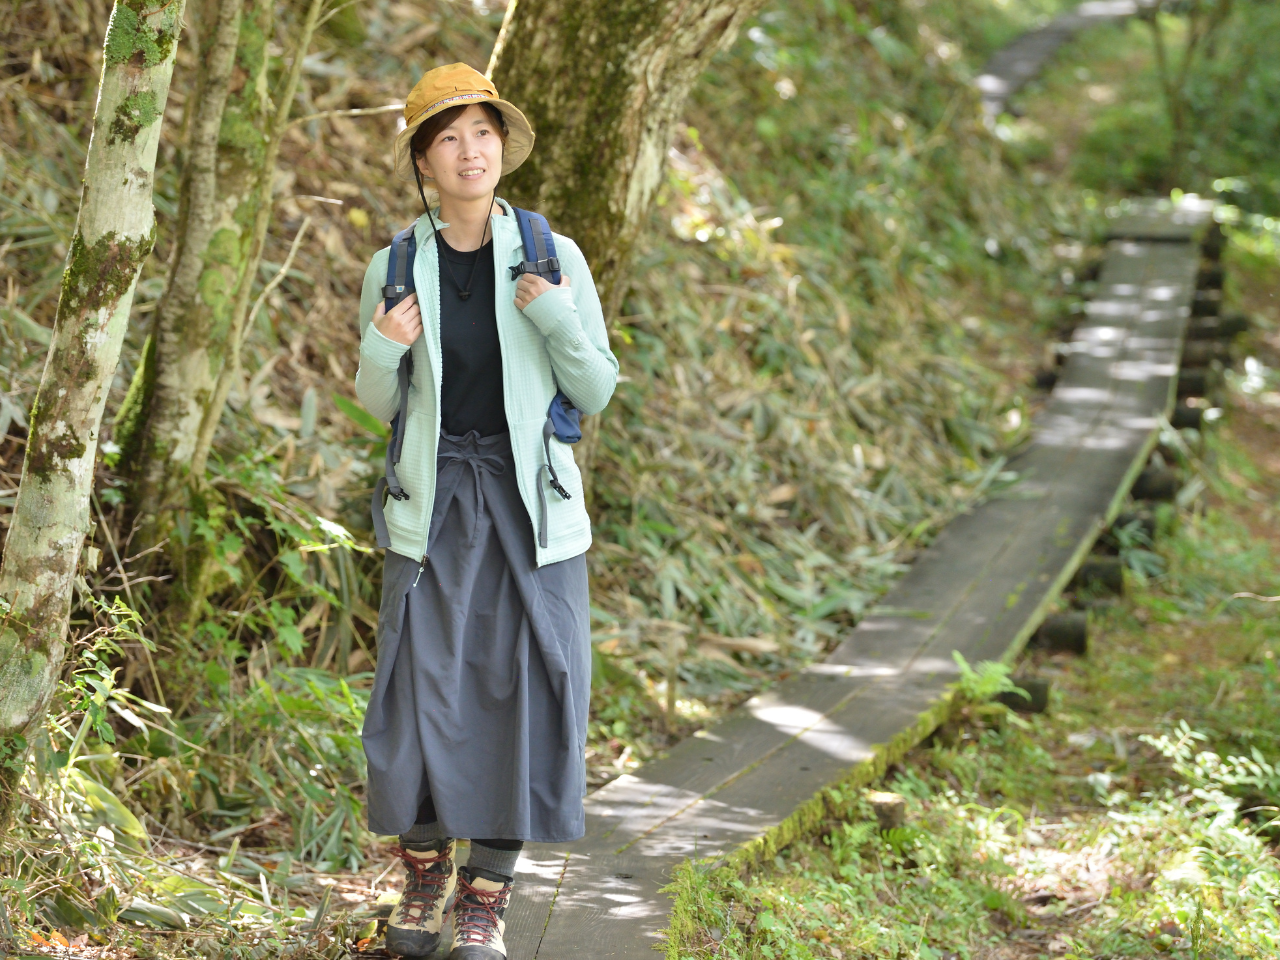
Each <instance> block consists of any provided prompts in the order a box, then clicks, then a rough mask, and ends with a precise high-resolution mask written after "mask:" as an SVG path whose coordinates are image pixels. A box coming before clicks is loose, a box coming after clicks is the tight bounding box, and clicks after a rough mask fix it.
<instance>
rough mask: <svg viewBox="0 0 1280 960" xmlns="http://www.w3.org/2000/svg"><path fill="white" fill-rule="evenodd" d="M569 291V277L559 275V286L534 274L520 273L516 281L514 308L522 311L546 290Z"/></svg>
mask: <svg viewBox="0 0 1280 960" xmlns="http://www.w3.org/2000/svg"><path fill="white" fill-rule="evenodd" d="M558 289H564V290H567V289H569V275H568V274H567V273H562V274H560V286H559V287H557V286H555V285H554V284H551V283H548V282H547V281H546V280H544V279H543V278H542V277H540V276H538V275H537V274H536V273H522V274H521V275H520V279H519V280H517V281H516V306H517V307H519V308H520V309H521V310H523V309H524V308H525V307H527V306H528V305H529V304H531V303H533V301H535V300H537V299H538V297H540V296H542V295H543V294H544V293H546V292H547V291H548V290H558Z"/></svg>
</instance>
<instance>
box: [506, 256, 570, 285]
mask: <svg viewBox="0 0 1280 960" xmlns="http://www.w3.org/2000/svg"><path fill="white" fill-rule="evenodd" d="M559 269H560V258H559V257H547V259H545V260H525V261H523V262H521V263H517V264H516V265H515V266H513V267H512V268H511V279H512V280H517V279H519V277H520V275H521V274H522V273H536V274H538V275H539V276H541V275H542V274H544V273H555V272H556V271H558V270H559Z"/></svg>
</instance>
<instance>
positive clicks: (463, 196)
mask: <svg viewBox="0 0 1280 960" xmlns="http://www.w3.org/2000/svg"><path fill="white" fill-rule="evenodd" d="M418 169H419V170H420V171H422V175H423V176H424V177H428V178H430V179H431V180H433V181H435V187H436V189H437V190H439V191H440V196H441V197H444V198H447V199H450V200H479V199H483V198H484V197H487V196H490V195H491V194H492V193H493V191H494V190H495V189H496V188H497V186H498V178H499V177H500V176H502V137H501V136H500V135H499V133H498V129H497V127H495V126H494V123H493V121H492V120H490V119H489V114H488V113H487V112H486V111H485V110H484V109H483V108H482V107H480V106H474V105H473V106H470V107H467V109H466V110H465V111H463V112H462V113H461V114H459V115H458V119H456V120H454V121H453V123H451V124H450V125H449V126H447V127H445V128H444V129H443V130H441V131H440V133H439V134H438V135H437V136H436V139H435V142H434V143H432V144H431V146H429V147H428V148H427V151H426V153H425V154H423V155H421V156H419V157H418Z"/></svg>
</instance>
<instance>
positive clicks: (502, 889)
mask: <svg viewBox="0 0 1280 960" xmlns="http://www.w3.org/2000/svg"><path fill="white" fill-rule="evenodd" d="M512 886H513V883H512V881H510V880H508V879H507V878H506V877H503V876H500V875H498V874H496V873H490V872H489V871H488V870H480V869H472V868H471V867H463V868H462V869H461V870H460V871H459V872H458V902H457V903H456V904H454V908H453V949H452V950H451V951H450V952H449V960H506V957H507V945H506V944H505V943H503V941H502V935H503V933H504V932H505V931H506V929H507V925H506V923H505V922H504V921H503V919H502V917H503V914H505V913H506V912H507V903H508V902H509V901H510V900H511V887H512Z"/></svg>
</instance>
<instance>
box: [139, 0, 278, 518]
mask: <svg viewBox="0 0 1280 960" xmlns="http://www.w3.org/2000/svg"><path fill="white" fill-rule="evenodd" d="M206 10H207V13H208V18H209V21H210V22H209V25H208V27H207V28H206V29H204V30H202V31H201V35H202V36H204V37H208V38H209V39H208V42H207V43H205V44H204V45H203V49H202V50H201V57H200V67H199V73H198V78H197V91H196V97H195V104H194V109H195V114H194V117H193V121H192V125H191V137H190V146H189V149H188V154H187V164H186V167H185V169H184V171H183V182H182V194H181V204H180V209H179V215H178V234H177V245H176V255H175V257H174V261H173V267H172V269H171V272H170V276H169V283H168V286H167V288H166V290H165V295H164V298H163V299H162V300H161V302H160V307H159V309H158V310H157V311H156V317H155V320H154V322H153V325H152V329H151V334H150V337H149V339H148V343H147V347H146V349H145V350H144V352H143V362H142V363H141V364H140V365H139V368H138V370H137V372H136V373H135V375H134V380H133V383H132V384H131V385H130V389H129V394H128V396H127V397H126V399H125V402H124V403H123V404H122V405H121V408H120V411H119V413H118V414H117V416H116V424H115V440H116V442H117V443H119V444H120V446H121V448H122V457H121V462H123V463H127V464H133V465H134V467H133V471H134V472H133V485H132V500H133V503H134V505H135V509H136V510H137V512H138V515H139V517H140V519H141V521H142V528H141V539H142V542H145V543H155V542H157V541H158V540H160V539H161V538H162V537H163V536H165V535H167V533H168V530H167V529H166V528H167V526H168V522H167V521H168V518H169V517H170V516H171V511H173V510H174V509H175V508H180V507H181V506H182V505H183V504H184V501H185V491H186V481H187V479H188V470H189V468H190V465H191V456H192V453H193V452H194V450H195V446H196V438H197V437H198V436H199V432H200V422H201V421H202V420H203V418H204V415H205V412H206V410H207V409H208V407H209V405H210V403H211V402H212V398H213V395H214V389H215V385H216V382H217V377H218V372H219V370H220V369H221V367H222V364H223V362H224V361H225V358H226V346H227V331H228V329H229V328H230V320H231V311H232V307H233V304H234V295H235V290H236V288H237V287H238V286H239V284H240V282H241V278H242V274H243V272H244V268H245V261H246V252H247V251H246V246H247V243H246V240H247V236H246V235H247V234H248V233H249V230H248V229H247V227H246V225H247V224H251V223H252V222H253V217H254V206H255V204H256V202H257V197H256V193H255V187H256V185H257V180H258V172H259V169H260V167H261V165H262V158H263V155H264V153H265V150H266V139H267V121H268V118H269V117H270V99H269V97H268V95H267V77H266V66H267V54H266V46H267V41H268V40H269V38H270V36H271V30H272V19H273V17H272V14H273V5H272V4H271V3H270V2H268V0H247V2H246V0H212V2H211V3H209V4H208V6H207V7H206ZM242 14H243V15H242Z"/></svg>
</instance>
